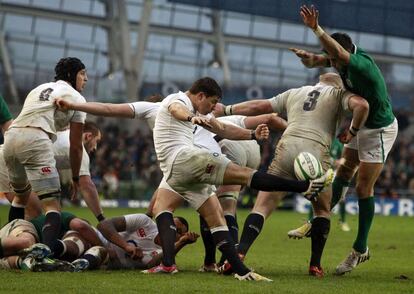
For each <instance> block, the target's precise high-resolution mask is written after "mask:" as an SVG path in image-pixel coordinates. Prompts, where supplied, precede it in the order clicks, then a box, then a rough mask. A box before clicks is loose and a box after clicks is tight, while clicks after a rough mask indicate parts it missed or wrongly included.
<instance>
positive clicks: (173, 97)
mask: <svg viewBox="0 0 414 294" xmlns="http://www.w3.org/2000/svg"><path fill="white" fill-rule="evenodd" d="M174 102H179V103H182V104H184V105H191V100H190V98H189V97H188V96H187V95H186V94H185V93H184V92H181V91H179V92H177V93H173V94H170V95H168V96H167V97H166V98H165V99H164V100H163V101H162V104H164V105H171V104H172V103H174Z"/></svg>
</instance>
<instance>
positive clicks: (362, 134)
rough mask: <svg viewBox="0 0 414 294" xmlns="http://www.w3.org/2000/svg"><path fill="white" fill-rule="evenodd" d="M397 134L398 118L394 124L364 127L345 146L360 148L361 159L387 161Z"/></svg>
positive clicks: (364, 160)
mask: <svg viewBox="0 0 414 294" xmlns="http://www.w3.org/2000/svg"><path fill="white" fill-rule="evenodd" d="M397 134H398V122H397V119H394V121H393V123H392V124H390V125H389V126H386V127H383V128H379V129H368V128H365V127H363V128H362V129H361V130H359V132H358V134H357V136H356V137H354V138H353V139H352V140H351V142H349V143H348V144H346V145H345V147H346V148H350V149H354V150H358V157H359V161H362V162H370V163H385V161H386V160H387V156H388V153H390V150H391V148H392V145H394V142H395V139H396V138H397Z"/></svg>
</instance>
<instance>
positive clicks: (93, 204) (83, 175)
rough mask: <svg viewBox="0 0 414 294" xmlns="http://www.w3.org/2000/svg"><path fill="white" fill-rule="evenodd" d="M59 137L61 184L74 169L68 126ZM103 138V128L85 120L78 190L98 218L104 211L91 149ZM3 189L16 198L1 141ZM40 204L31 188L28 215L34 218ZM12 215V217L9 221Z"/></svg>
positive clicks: (56, 145)
mask: <svg viewBox="0 0 414 294" xmlns="http://www.w3.org/2000/svg"><path fill="white" fill-rule="evenodd" d="M56 137H57V139H56V141H55V142H54V143H53V151H54V154H55V160H56V168H57V171H58V173H59V179H60V184H61V186H68V185H69V186H70V185H71V181H72V171H71V169H70V160H69V145H70V143H69V130H65V131H59V132H57V133H56ZM100 140H101V131H100V130H99V128H98V126H97V125H96V124H95V123H93V122H88V121H86V122H85V125H84V128H83V135H82V141H83V156H82V162H81V168H80V171H79V191H80V192H81V195H82V197H83V199H84V200H85V202H86V204H87V205H88V207H89V208H90V210H91V211H92V213H93V214H94V215H95V217H96V218H97V219H98V221H100V220H103V219H104V216H103V211H102V208H101V206H100V203H99V195H98V191H97V189H96V186H95V184H94V183H93V181H92V179H91V176H90V171H89V153H91V152H94V151H95V150H96V148H97V144H98V142H99V141H100ZM0 192H3V193H4V194H5V196H6V198H7V199H8V200H9V202H10V203H12V202H13V198H14V193H13V191H12V189H11V188H10V185H9V175H8V172H7V167H6V164H5V162H4V160H3V145H0ZM41 212H42V211H41V204H40V201H39V199H38V197H37V196H36V194H35V193H34V192H33V191H32V193H31V194H30V196H29V200H28V202H27V204H26V207H25V219H26V220H31V219H32V218H35V217H37V216H39V215H40V214H41ZM12 220H13V219H12V218H11V215H10V218H9V222H10V221H12Z"/></svg>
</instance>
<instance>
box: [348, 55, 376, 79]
mask: <svg viewBox="0 0 414 294" xmlns="http://www.w3.org/2000/svg"><path fill="white" fill-rule="evenodd" d="M372 63H373V61H372V60H371V59H370V58H369V57H368V56H366V55H363V54H351V57H350V59H349V65H348V68H349V70H350V71H353V72H358V73H359V74H361V75H365V74H364V73H366V74H369V73H370V72H371V66H372V65H373V64H372Z"/></svg>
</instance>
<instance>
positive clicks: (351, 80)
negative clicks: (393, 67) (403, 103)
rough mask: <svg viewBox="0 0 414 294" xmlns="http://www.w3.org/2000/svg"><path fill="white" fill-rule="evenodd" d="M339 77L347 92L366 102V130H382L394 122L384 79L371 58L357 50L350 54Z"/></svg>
mask: <svg viewBox="0 0 414 294" xmlns="http://www.w3.org/2000/svg"><path fill="white" fill-rule="evenodd" d="M340 75H341V78H342V80H343V82H344V84H345V87H346V88H347V89H348V90H350V91H351V92H353V93H355V94H357V95H360V96H361V97H363V98H365V99H366V100H367V101H368V104H369V115H368V118H367V121H366V123H365V126H366V127H367V128H370V129H377V128H382V127H385V126H388V125H390V124H391V123H392V122H393V121H394V118H395V117H394V114H393V112H392V107H391V102H390V99H389V97H388V91H387V86H386V85H385V81H384V77H383V76H382V74H381V71H380V69H379V68H378V66H377V65H376V64H375V62H374V60H373V59H372V57H371V56H369V55H368V54H367V53H365V52H364V51H363V50H362V49H360V48H357V49H356V52H355V53H352V54H351V57H350V61H349V64H348V66H347V67H346V68H344V69H343V70H341V71H340Z"/></svg>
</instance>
